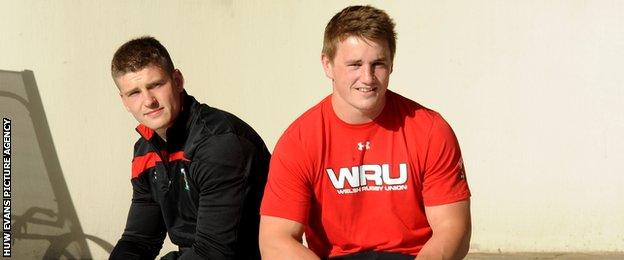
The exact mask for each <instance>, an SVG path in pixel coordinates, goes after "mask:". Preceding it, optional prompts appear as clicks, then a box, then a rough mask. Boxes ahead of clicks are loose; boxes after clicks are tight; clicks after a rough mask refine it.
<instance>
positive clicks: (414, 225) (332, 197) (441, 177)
mask: <svg viewBox="0 0 624 260" xmlns="http://www.w3.org/2000/svg"><path fill="white" fill-rule="evenodd" d="M386 98H387V100H386V105H385V107H384V109H383V111H382V113H381V114H380V115H379V116H378V117H377V118H376V119H375V120H374V121H372V122H370V123H366V124H358V125H352V124H348V123H345V122H344V121H342V120H340V119H339V118H338V117H337V116H336V114H335V113H334V110H333V108H332V104H331V96H328V97H326V98H325V99H323V100H322V101H321V102H320V103H319V104H317V105H316V106H314V107H312V108H311V109H310V110H308V111H307V112H305V113H304V114H303V115H301V117H299V118H298V119H297V120H295V122H293V124H292V125H290V127H288V129H286V131H285V132H284V134H283V135H282V137H281V138H280V140H279V141H278V143H277V145H276V147H275V150H274V152H273V156H272V158H271V166H270V170H269V180H268V182H267V185H266V188H265V192H264V198H263V201H262V207H261V210H260V213H261V214H262V215H267V216H274V217H280V218H285V219H290V220H294V221H297V222H299V223H302V224H304V225H305V233H306V240H307V242H308V247H309V248H310V249H311V250H312V251H314V252H315V253H316V254H317V255H318V256H321V257H324V256H338V255H345V254H351V253H356V252H362V251H385V252H399V253H403V254H411V255H417V254H418V252H419V251H420V249H421V248H422V247H423V245H424V244H425V243H426V242H427V240H429V238H430V237H431V233H432V232H431V227H430V226H429V223H428V222H427V218H426V216H425V209H424V207H425V206H434V205H440V204H446V203H452V202H456V201H460V200H464V199H467V198H468V197H470V191H469V189H468V184H467V182H466V177H465V173H464V169H463V163H462V158H461V152H460V149H459V145H458V143H457V139H456V137H455V134H454V133H453V130H452V129H451V127H450V126H449V125H448V124H447V123H446V121H444V119H443V118H442V117H441V116H440V115H439V114H438V113H436V112H435V111H432V110H429V109H427V108H425V107H423V106H421V105H419V104H417V103H416V102H414V101H411V100H409V99H407V98H405V97H402V96H400V95H398V94H396V93H393V92H391V91H387V92H386Z"/></svg>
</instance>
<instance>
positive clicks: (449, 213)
mask: <svg viewBox="0 0 624 260" xmlns="http://www.w3.org/2000/svg"><path fill="white" fill-rule="evenodd" d="M425 213H426V214H427V220H428V221H429V225H430V226H431V229H432V230H433V235H432V236H431V238H430V239H429V241H427V243H426V244H425V246H424V247H423V248H422V249H421V250H420V253H418V257H416V259H418V260H420V259H463V258H464V257H465V256H466V254H467V253H468V247H469V244H470V234H471V222H470V200H469V199H467V200H462V201H458V202H454V203H450V204H444V205H438V206H427V207H425Z"/></svg>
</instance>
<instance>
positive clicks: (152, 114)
mask: <svg viewBox="0 0 624 260" xmlns="http://www.w3.org/2000/svg"><path fill="white" fill-rule="evenodd" d="M163 109H164V107H161V108H157V109H155V110H152V111H150V112H147V113H145V114H144V115H146V116H155V115H158V113H159V112H160V111H162V110H163Z"/></svg>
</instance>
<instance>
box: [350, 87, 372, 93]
mask: <svg viewBox="0 0 624 260" xmlns="http://www.w3.org/2000/svg"><path fill="white" fill-rule="evenodd" d="M355 90H357V91H360V92H364V93H367V92H373V91H376V90H377V88H374V87H371V88H355Z"/></svg>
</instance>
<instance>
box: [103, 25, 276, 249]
mask: <svg viewBox="0 0 624 260" xmlns="http://www.w3.org/2000/svg"><path fill="white" fill-rule="evenodd" d="M111 73H112V77H113V80H114V81H115V84H116V85H117V87H118V89H119V96H120V97H121V100H122V102H123V104H124V106H125V107H126V109H127V110H128V112H130V113H131V114H132V115H133V116H134V117H135V118H136V120H137V121H138V122H139V123H140V124H139V126H138V127H137V128H136V130H137V132H138V133H139V134H140V138H139V140H138V141H137V142H136V144H135V146H134V159H133V160H132V178H131V182H132V187H133V196H132V204H131V206H130V212H129V214H128V220H127V223H126V228H125V231H124V233H123V235H122V237H121V239H120V240H119V242H118V243H117V245H116V246H115V248H114V249H113V251H112V253H111V256H110V259H154V258H155V257H156V256H157V255H158V253H159V251H160V249H161V247H162V243H163V240H164V238H165V234H166V232H167V233H168V234H169V237H170V238H171V241H172V242H173V243H174V244H176V245H177V246H178V247H179V249H180V250H179V251H176V252H171V253H169V254H167V256H166V257H167V258H169V259H260V254H259V250H258V224H259V214H258V209H259V206H260V201H261V198H262V193H263V189H264V185H265V183H266V176H267V171H268V164H269V160H270V154H269V151H268V150H267V148H266V146H265V144H264V142H263V141H262V139H261V138H260V136H259V135H258V134H257V133H256V132H255V131H254V130H253V129H252V128H251V127H250V126H249V125H247V124H246V123H245V122H243V121H242V120H241V119H239V118H237V117H236V116H234V115H232V114H230V113H227V112H224V111H221V110H218V109H216V108H212V107H209V106H207V105H205V104H201V103H199V102H198V101H197V100H195V98H193V97H192V96H190V95H188V94H187V93H186V92H185V91H184V79H183V77H182V73H181V72H180V70H178V69H175V67H174V66H173V62H172V61H171V58H170V56H169V54H168V52H167V50H166V49H165V47H164V46H162V45H161V44H160V43H159V42H158V41H157V40H156V39H154V38H152V37H142V38H138V39H134V40H131V41H129V42H127V43H125V44H123V45H122V46H121V47H120V48H119V49H118V50H117V52H116V53H115V55H114V57H113V60H112V66H111Z"/></svg>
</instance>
